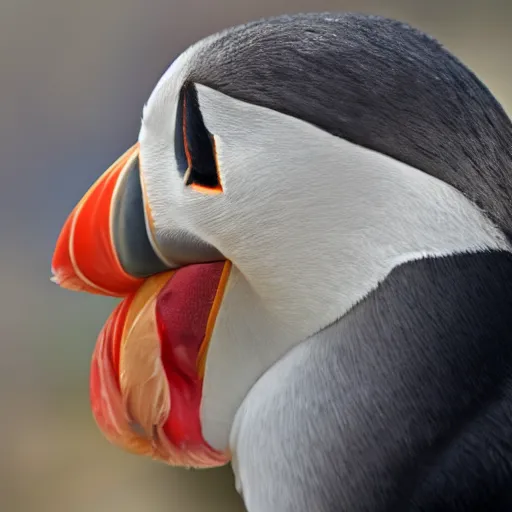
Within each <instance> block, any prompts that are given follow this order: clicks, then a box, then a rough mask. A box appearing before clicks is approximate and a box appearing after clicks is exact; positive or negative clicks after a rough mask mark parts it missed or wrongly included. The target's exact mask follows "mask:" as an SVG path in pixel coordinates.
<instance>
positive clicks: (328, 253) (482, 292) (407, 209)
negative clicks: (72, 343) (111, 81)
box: [52, 13, 512, 512]
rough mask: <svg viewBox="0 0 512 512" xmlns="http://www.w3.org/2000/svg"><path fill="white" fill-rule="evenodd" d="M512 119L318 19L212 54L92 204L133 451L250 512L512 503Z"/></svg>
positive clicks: (368, 29)
mask: <svg viewBox="0 0 512 512" xmlns="http://www.w3.org/2000/svg"><path fill="white" fill-rule="evenodd" d="M511 242H512V123H511V120H510V118H509V117H508V115H507V114H506V112H505V111H504V109H503V107H502V106H501V105H500V103H499V102H498V101H497V99H496V98H495V97H494V96H493V94H492V93H491V92H490V91H489V89H488V88H487V87H486V86H485V85H484V84H483V83H482V81H481V80H480V79H479V78H478V77H477V76H476V75H475V74H474V73H473V72H472V71H471V70H470V69H469V68H468V67H467V66H466V65H464V64H463V63H462V62H461V61H460V60H459V59H457V58H456V57H455V56H454V55H453V54H451V53H450V52H449V51H448V50H447V49H446V48H445V47H443V46H442V45H441V44H440V43H439V42H438V41H436V40H435V39H434V38H432V37H430V36H429V35H427V34H425V33H423V32H422V31H420V30H418V29H416V28H414V27H412V26H410V25H408V24H405V23H403V22H401V21H398V20H392V19H388V18H384V17H380V16H374V15H366V14H360V13H306V14H295V15H283V16H278V17H274V18H270V19H262V20H258V21H254V22H250V23H247V24H244V25H241V26H237V27H233V28H229V29H227V30H224V31H222V32H219V33H217V34H214V35H211V36H209V37H206V38H204V39H202V40H201V41H199V42H197V43H195V44H193V45H192V46H190V47H189V48H188V49H186V50H185V51H184V52H183V53H181V54H180V55H179V56H178V57H177V58H176V59H175V60H174V61H173V62H172V64H171V65H170V67H169V68H168V69H167V70H166V71H165V73H164V74H163V75H162V76H161V78H160V79H159V81H158V82H157V84H156V86H155V88H154V89H153V91H152V92H151V94H150V96H149V99H148V101H147V103H146V104H145V106H144V108H143V114H142V121H141V126H140V133H139V136H138V139H137V141H136V143H135V144H134V145H133V146H132V147H131V148H130V149H128V151H127V152H126V153H125V154H124V155H123V156H121V157H120V158H119V160H118V161H117V162H115V163H114V164H113V165H112V166H111V167H110V168H109V169H108V170H107V171H106V172H105V173H104V174H103V175H101V176H100V177H99V179H98V180H97V182H96V183H95V184H94V185H93V186H92V187H91V188H90V189H89V190H88V191H87V193H86V194H85V196H84V197H83V198H82V199H81V200H80V201H78V203H77V206H76V207H75V208H74V209H73V211H72V212H71V214H70V215H69V217H68V219H67V220H66V222H65V223H64V225H63V227H62V230H61V233H60V235H59V237H58V239H57V243H56V247H55V252H54V255H53V260H52V272H53V280H54V281H55V282H56V283H57V284H59V285H60V286H62V287H63V288H66V289H69V290H75V291H81V292H86V293H93V294H97V295H106V296H111V297H118V298H120V301H119V303H118V304H117V306H116V308H115V310H114V311H113V313H112V314H111V316H110V317H109V319H108V321H107V322H106V323H105V325H104V327H103V329H102V330H101V332H100V334H99V337H98V340H97V344H96V347H95V349H94V352H93V355H92V363H91V373H90V397H91V399H90V403H91V408H92V411H93V415H94V418H95V420H96V422H97V424H98V427H99V429H100V430H101V431H102V432H103V434H104V435H105V437H106V438H107V439H108V440H109V441H110V442H112V443H114V444H116V445H118V446H120V447H122V448H123V449H125V450H128V451H130V452H133V453H135V454H139V455H143V456H149V457H153V458H154V459H156V460H158V461H161V462H163V463H166V464H169V465H173V466H183V467H193V468H211V467H216V466H221V465H225V464H227V463H231V464H232V468H233V472H234V475H235V484H236V488H237V490H238V492H239V493H240V495H241V496H242V498H243V501H244V503H245V506H246V508H247V510H248V511H249V512H292V511H293V512H339V511H346V512H391V511H393V512H394V511H404V512H420V511H421V512H430V511H465V512H468V511H477V510H478V511H480V510H485V511H505V510H506V511H510V510H512V246H511Z"/></svg>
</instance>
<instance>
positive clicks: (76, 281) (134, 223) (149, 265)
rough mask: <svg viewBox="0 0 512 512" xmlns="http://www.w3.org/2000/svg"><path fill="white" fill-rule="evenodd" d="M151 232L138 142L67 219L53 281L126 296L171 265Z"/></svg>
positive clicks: (97, 182)
mask: <svg viewBox="0 0 512 512" xmlns="http://www.w3.org/2000/svg"><path fill="white" fill-rule="evenodd" d="M151 233H152V226H151V218H150V216H149V215H147V204H146V202H145V198H144V192H143V186H142V183H141V178H140V173H139V145H138V144H135V145H134V146H132V147H131V148H130V149H129V150H128V151H126V153H124V154H123V155H122V156H121V157H120V158H119V159H118V160H117V161H116V162H115V163H114V164H113V165H112V166H111V167H110V168H109V169H108V170H107V171H106V172H105V173H104V174H103V175H102V176H101V177H100V178H99V179H98V180H97V181H96V183H94V184H93V185H92V187H91V188H90V189H89V190H88V191H87V193H86V194H85V196H84V197H83V198H82V199H81V200H80V201H79V203H78V204H77V205H76V206H75V208H74V209H73V211H72V212H71V214H70V215H69V217H68V218H67V220H66V222H65V224H64V226H63V228H62V230H61V233H60V235H59V237H58V240H57V244H56V248H55V252H54V255H53V259H52V272H53V278H52V280H53V281H54V282H56V283H57V284H59V285H60V286H61V287H63V288H67V289H69V290H74V291H84V292H88V293H93V294H98V295H108V296H114V297H123V296H126V295H127V294H129V293H132V292H134V291H135V290H137V289H138V288H139V287H140V286H141V285H142V283H143V281H144V278H145V277H147V276H150V275H154V274H157V273H159V272H162V271H165V270H168V269H169V266H168V265H166V264H165V263H164V262H163V261H162V260H161V259H160V258H159V256H158V254H157V251H156V250H155V248H154V246H155V244H154V241H153V239H152V237H151Z"/></svg>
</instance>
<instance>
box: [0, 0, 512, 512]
mask: <svg viewBox="0 0 512 512" xmlns="http://www.w3.org/2000/svg"><path fill="white" fill-rule="evenodd" d="M311 10H316V11H321V10H357V11H365V12H372V13H378V14H384V15H387V16H391V17H395V18H399V19H402V20H405V21H408V22H410V23H413V24H414V25H417V26H418V27H420V28H422V29H423V30H425V31H428V32H430V33H431V34H433V35H434V36H436V37H437V38H438V39H440V40H441V41H442V42H443V43H444V44H445V45H446V46H447V47H448V48H449V49H451V50H452V51H453V52H454V53H455V54H457V55H458V56H459V57H461V58H462V59H463V60H464V61H465V62H466V63H467V64H469V65H470V66H471V67H472V68H473V69H474V71H476V72H477V74H478V75H479V76H480V77H481V78H482V79H483V80H484V81H485V82H486V83H487V85H488V86H489V88H490V89H491V90H492V91H493V92H494V94H495V95H496V96H497V97H498V99H499V100H501V102H502V103H503V105H504V106H505V108H506V110H508V112H511V111H512V83H511V81H512V67H511V66H510V54H511V51H512V32H511V31H510V26H511V25H512V2H509V1H508V0H486V1H484V0H429V1H428V2H426V1H424V0H357V1H356V0H353V1H350V0H338V1H335V0H332V1H327V0H309V1H308V0H259V1H258V2H249V1H244V0H87V1H75V2H70V1H66V0H0V92H1V94H0V157H1V162H2V163H1V165H0V262H1V266H0V420H1V421H0V511H2V512H18V511H22V512H29V511H34V512H46V511H52V512H68V511H69V512H93V511H94V512H103V511H113V510H123V511H124V512H135V511H141V510H144V511H147V512H164V511H165V512H175V511H187V512H188V511H192V512H195V511H201V512H210V511H212V512H213V511H221V510H222V511H233V512H234V511H241V510H243V508H242V505H241V502H240V500H239V498H238V496H237V495H236V493H235V491H234V489H233V481H232V474H231V469H230V468H229V467H226V468H223V469H220V470H210V471H186V470H175V469H171V468H167V467H165V466H163V465H160V464H157V463H154V462H152V461H149V460H144V459H142V458H138V457H134V456H131V455H127V454H125V453H123V452H121V451H120V450H118V449H117V448H114V447H112V446H110V445H109V444H108V443H107V442H106V441H105V440H104V439H103V438H102V437H101V435H100V433H99V431H98V430H97V429H96V426H95V424H94V422H93V420H92V417H91V414H90V411H89V399H88V372H89V361H90V356H91V352H92V349H93V346H94V344H95V340H96V336H97V334H98V332H99V330H100V328H101V326H102V324H103V322H104V321H105V320H106V318H107V316H108V314H109V313H110V311H111V309H112V306H113V301H110V300H106V299H101V298H98V297H92V296H91V297H89V296H87V295H81V294H73V293H70V292H66V291H63V290H60V289H59V288H57V286H55V285H52V284H51V283H50V281H49V276H50V258H51V255H52V250H53V244H54V242H55V239H56V237H57V235H58V232H59V230H60V227H61V225H62V223H63V222H64V220H65V218H66V216H67V214H68V213H69V212H70V211H71V209H72V207H73V206H74V205H75V203H76V202H77V200H78V199H80V198H81V196H82V195H83V193H84V192H85V191H86V190H87V188H88V187H89V185H90V184H91V183H92V182H93V181H94V180H95V178H96V177H97V176H98V175H99V174H100V173H102V172H103V170H105V169H106V168H107V167H108V166H109V165H110V163H111V162H113V161H114V160H115V159H116V158H117V157H118V155H120V154H121V153H122V152H123V151H124V150H125V149H127V148H128V147H129V146H131V145H132V143H133V142H134V141H135V139H136V137H137V135H138V130H139V121H140V116H141V112H142V106H143V104H144V102H145V101H146V99H147V97H148V96H149V93H150V91H151V90H152V88H153V86H154V85H155V83H156V81H157V80H158V78H159V77H160V75H161V74H162V73H163V71H164V70H165V69H166V68H167V66H168V65H169V64H170V62H171V61H172V60H173V59H174V58H175V57H176V56H177V55H178V54H179V53H180V52H181V51H182V50H184V49H185V48H186V47H187V46H188V45H189V44H191V43H193V42H195V41H196V40H197V39H199V38H201V37H203V36H206V35H208V34H209V33H211V32H214V31H217V30H220V29H223V28H225V27H227V26H229V25H233V24H238V23H241V22H245V21H249V20H251V19H254V18H260V17H262V16H269V15H275V14H281V13H287V12H288V13H292V12H298V11H311Z"/></svg>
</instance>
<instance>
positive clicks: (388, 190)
mask: <svg viewBox="0 0 512 512" xmlns="http://www.w3.org/2000/svg"><path fill="white" fill-rule="evenodd" d="M200 44H201V43H200ZM195 51H196V50H195V49H194V47H193V48H192V49H190V50H188V51H187V52H186V53H185V54H183V55H182V56H181V57H180V58H179V59H178V60H177V61H176V62H175V63H174V64H173V66H171V68H170V69H169V71H168V72H167V73H166V74H165V75H164V77H163V78H162V80H161V81H160V82H159V84H158V86H157V87H156V89H155V91H154V92H153V94H152V96H151V98H150V100H149V102H148V105H147V107H146V110H145V115H144V122H143V126H142V129H141V133H140V139H139V140H140V144H141V165H142V171H143V179H144V183H145V186H146V190H147V194H148V199H149V203H150V206H151V209H152V214H153V217H154V222H155V226H156V230H157V237H160V238H161V239H162V240H172V239H173V237H174V238H175V237H176V231H177V230H182V231H184V232H187V233H190V234H191V235H193V236H194V237H197V238H199V239H201V240H203V241H205V242H207V243H209V244H211V245H212V246H214V247H215V248H216V249H218V250H219V251H220V252H221V253H222V254H224V255H225V256H226V257H227V258H229V259H230V260H232V262H233V264H234V268H233V272H232V275H231V277H230V280H229V283H228V287H227V291H226V295H225V299H224V301H223V304H222V307H221V309H220V312H219V316H218V319H217V323H216V326H215V329H214V331H213V336H212V340H211V343H210V348H209V352H208V358H207V362H206V374H205V381H204V396H203V402H202V410H201V414H202V425H203V434H204V436H205V438H206V440H207V441H208V442H209V443H210V444H211V445H212V446H213V447H214V448H218V449H224V448H226V447H227V445H228V442H229V433H230V429H231V424H232V420H233V417H234V415H235V413H236V411H237V409H238V407H239V406H240V404H241V402H242V400H243V398H244V397H245V395H246V394H247V392H248V391H249V390H250V388H251V387H252V386H253V384H254V383H255V382H256V380H257V379H258V378H259V377H260V376H261V375H262V374H263V373H264V372H265V371H266V370H267V369H268V368H269V367H270V366H272V364H273V363H274V362H276V361H277V360H278V359H279V358H281V357H282V356H283V354H285V353H286V352H287V351H288V350H290V349H291V348H292V347H293V346H295V345H297V344H298V343H299V342H301V341H303V340H304V339H306V338H308V337H310V336H311V335H312V334H314V333H315V332H317V331H319V330H320V329H322V328H324V327H325V326H327V325H329V324H330V323H332V322H334V321H335V320H336V319H338V318H339V317H340V316H342V315H343V314H344V313H345V312H346V311H347V310H348V309H350V308H351V307H352V306H353V305H354V304H355V303H356V302H357V301H359V300H361V299H362V298H363V297H364V296H365V295H367V294H368V293H369V292H370V291H371V290H373V289H374V288H375V287H376V286H377V285H378V283H379V282H380V281H382V280H383V279H384V278H385V277H386V275H387V274H388V273H389V272H390V270H391V269H393V268H394V267H395V266H396V265H398V264H400V263H403V262H405V261H410V260H414V259H418V258H421V257H424V256H427V255H436V256H440V255H444V254H453V253H457V252H466V251H479V250H485V249H486V248H495V249H498V248H501V249H506V250H509V246H508V243H507V242H506V240H505V238H504V236H503V235H502V233H501V232H500V231H499V230H498V229H497V228H495V227H494V225H493V224H492V223H491V222H490V221H489V220H488V219H487V218H486V217H485V216H484V215H483V214H482V213H481V212H480V211H479V210H478V208H477V207H476V206H475V205H474V204H473V203H471V202H470V201H469V200H467V199H466V198H465V197H464V196H463V195H462V194H461V193H459V192H458V191H457V190H455V189H454V188H452V187H451V186H449V185H447V184H446V183H444V182H441V181H440V180H438V179H436V178H433V177H432V176H429V175H427V174H425V173H423V172H421V171H419V170H417V169H415V168H412V167H410V166H408V165H405V164H403V163H401V162H398V161H396V160H394V159H392V158H389V157H387V156H385V155H383V154H381V153H378V152H374V151H371V150H369V149H366V148H363V147H361V146H358V145H355V144H352V143H350V142H348V141H346V140H343V139H340V138H337V137H334V136H332V135H330V134H329V133H326V132H324V131H322V130H319V129H318V128H316V127H314V126H312V125H309V124H307V123H305V122H303V121H301V120H298V119H296V118H293V117H289V116H286V115H283V114H280V113H278V112H275V111H272V110H268V109H265V108H262V107H258V106H255V105H251V104H247V103H244V102H241V101H238V100H236V99H233V98H231V97H228V96H226V95H224V94H222V93H219V92H217V91H214V90H212V89H210V88H207V87H205V86H202V85H200V84H198V85H197V91H198V99H199V104H200V108H201V111H202V115H203V118H204V122H205V125H206V127H207V128H208V130H209V131H210V132H211V133H212V134H213V135H214V137H215V142H216V150H217V157H218V163H219V167H220V175H221V179H222V183H223V187H224V193H223V194H220V195H205V194H202V193H200V192H197V191H195V190H192V189H188V188H186V187H185V186H184V185H183V180H182V177H181V176H180V175H179V173H178V170H177V164H176V159H175V155H174V148H173V145H174V126H175V118H176V109H177V102H178V97H179V92H180V88H181V86H182V84H183V81H184V80H185V79H186V77H187V69H189V67H190V65H191V64H190V63H191V61H193V58H194V55H195Z"/></svg>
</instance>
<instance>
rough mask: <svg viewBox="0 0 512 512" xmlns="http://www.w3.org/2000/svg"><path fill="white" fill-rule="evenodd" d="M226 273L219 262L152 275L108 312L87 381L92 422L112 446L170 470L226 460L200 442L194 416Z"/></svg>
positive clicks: (227, 269) (227, 265) (227, 264)
mask: <svg viewBox="0 0 512 512" xmlns="http://www.w3.org/2000/svg"><path fill="white" fill-rule="evenodd" d="M230 268H231V264H230V262H228V261H224V262H216V263H206V264H199V265H190V266H188V267H182V268H180V269H178V270H176V271H170V272H164V273H161V274H158V275H155V276H153V277H150V278H148V279H146V280H145V281H144V284H143V285H142V287H141V288H140V289H139V290H137V291H136V292H135V293H132V294H130V295H128V296H127V297H126V298H125V299H124V300H123V301H122V302H121V303H120V304H119V305H118V306H117V308H116V309H115V310H114V311H113V313H112V314H111V316H110V317H109V319H108V320H107V322H106V324H105V326H104V327H103V330H102V331H101V333H100V335H99V337H98V341H97V344H96V348H95V350H94V354H93V358H92V367H91V378H90V397H91V406H92V410H93V415H94V418H95V420H96V423H97V425H98V426H99V428H100V430H101V431H102V432H103V434H104V435H105V437H106V438H107V439H108V440H109V441H110V442H112V443H114V444H116V445H118V446H120V447H121V448H123V449H125V450H127V451H129V452H132V453H135V454H138V455H146V456H150V457H153V458H154V459H157V460H160V461H163V462H165V463H167V464H170V465H174V466H194V467H214V466H219V465H224V464H226V462H227V461H228V460H229V454H227V453H219V452H217V451H215V450H213V449H212V448H211V447H210V446H209V445H208V444H207V443H206V442H205V440H204V438H203V436H202V432H201V423H200V412H199V409H200V403H201V397H202V384H203V376H204V359H205V356H206V351H207V349H208V344H209V341H210V336H211V331H212V323H213V322H214V321H215V318H216V315H217V313H218V309H219V306H220V302H221V301H222V297H223V294H224V290H225V286H226V283H227V279H228V276H229V273H230ZM191 312H193V313H191Z"/></svg>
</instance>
